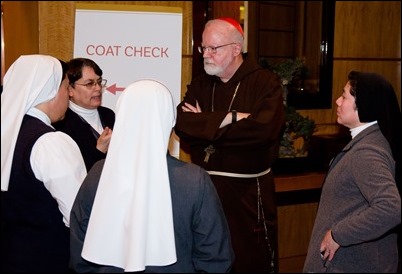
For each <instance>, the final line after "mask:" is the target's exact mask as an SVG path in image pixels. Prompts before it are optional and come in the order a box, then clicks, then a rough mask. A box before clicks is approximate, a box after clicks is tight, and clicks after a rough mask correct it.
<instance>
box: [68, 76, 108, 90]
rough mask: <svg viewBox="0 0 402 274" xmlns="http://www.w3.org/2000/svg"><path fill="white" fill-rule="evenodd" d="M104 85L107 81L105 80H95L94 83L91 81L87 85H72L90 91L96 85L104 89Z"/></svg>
mask: <svg viewBox="0 0 402 274" xmlns="http://www.w3.org/2000/svg"><path fill="white" fill-rule="evenodd" d="M106 83H107V80H106V79H103V78H99V79H98V80H95V81H94V80H91V81H90V82H88V83H86V84H80V83H77V82H75V83H73V84H72V85H79V86H85V87H87V88H88V89H92V88H94V87H95V86H96V85H98V86H100V87H101V88H104V87H106Z"/></svg>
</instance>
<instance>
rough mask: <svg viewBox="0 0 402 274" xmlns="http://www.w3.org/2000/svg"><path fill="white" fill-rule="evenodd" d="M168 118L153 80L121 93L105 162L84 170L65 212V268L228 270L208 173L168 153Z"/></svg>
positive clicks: (224, 233)
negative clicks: (67, 216) (67, 264)
mask: <svg viewBox="0 0 402 274" xmlns="http://www.w3.org/2000/svg"><path fill="white" fill-rule="evenodd" d="M175 119H176V108H175V105H174V102H173V98H172V96H171V94H170V92H169V90H168V89H167V88H166V87H165V86H164V85H163V84H161V83H159V82H157V81H154V80H139V81H137V82H134V83H132V84H130V85H129V86H128V87H127V88H126V89H125V90H124V92H123V93H122V94H121V96H120V98H119V99H118V102H117V105H116V122H115V125H114V130H113V136H112V138H111V141H110V146H109V150H108V154H107V156H106V159H104V160H101V161H99V162H97V163H96V164H95V165H94V167H93V168H92V169H91V170H90V171H89V173H88V176H87V177H86V179H85V180H84V182H83V184H82V187H81V189H80V191H79V193H78V195H77V198H76V200H75V202H74V206H73V209H72V212H71V234H70V235H71V262H70V263H71V264H70V266H71V268H72V270H74V271H76V272H80V273H82V272H123V271H126V272H132V271H144V270H145V272H164V273H179V272H182V273H190V272H213V273H218V272H229V271H230V270H231V266H232V262H233V260H234V253H233V250H232V245H231V240H230V232H229V228H228V225H227V222H226V219H225V215H224V212H223V209H222V205H221V203H220V200H219V197H218V194H217V192H216V190H215V187H214V185H213V183H212V181H211V179H210V177H209V175H208V174H207V173H206V171H205V170H203V169H202V168H200V167H199V166H196V165H194V164H191V163H185V162H183V161H180V160H178V159H176V158H174V157H172V156H170V155H169V153H168V144H169V139H170V136H171V133H172V128H173V127H174V124H175Z"/></svg>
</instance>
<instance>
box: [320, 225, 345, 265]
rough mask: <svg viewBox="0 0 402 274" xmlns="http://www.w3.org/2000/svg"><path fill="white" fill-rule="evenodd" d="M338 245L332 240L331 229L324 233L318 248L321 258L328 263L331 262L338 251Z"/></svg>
mask: <svg viewBox="0 0 402 274" xmlns="http://www.w3.org/2000/svg"><path fill="white" fill-rule="evenodd" d="M339 247H340V245H339V244H338V243H337V242H335V240H334V239H333V238H332V233H331V229H330V230H328V231H327V233H325V236H324V239H323V240H322V242H321V246H320V252H321V254H322V255H321V258H322V259H323V260H324V261H325V260H327V259H328V261H332V259H333V258H334V256H335V253H336V251H337V250H338V249H339Z"/></svg>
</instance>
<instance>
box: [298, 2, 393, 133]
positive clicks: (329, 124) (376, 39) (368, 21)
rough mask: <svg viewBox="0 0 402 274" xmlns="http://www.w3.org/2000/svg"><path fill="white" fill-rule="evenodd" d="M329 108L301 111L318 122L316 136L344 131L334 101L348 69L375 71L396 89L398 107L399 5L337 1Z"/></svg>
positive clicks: (344, 81)
mask: <svg viewBox="0 0 402 274" xmlns="http://www.w3.org/2000/svg"><path fill="white" fill-rule="evenodd" d="M334 40H335V41H334V67H333V82H332V106H333V107H332V109H329V110H322V109H320V110H300V111H299V112H300V113H301V114H302V115H307V116H309V117H310V118H312V119H314V120H315V121H316V123H317V128H318V131H317V132H316V133H315V135H318V134H336V133H337V132H339V131H340V130H343V128H342V126H339V125H338V124H337V123H336V118H337V115H336V105H335V100H336V99H337V98H338V97H339V96H340V94H341V92H342V89H343V87H344V85H345V83H346V81H347V75H348V73H349V71H350V70H361V71H367V72H376V73H379V74H382V75H383V76H384V77H386V78H387V79H388V80H389V81H390V83H391V84H392V85H393V87H394V89H395V93H396V96H397V98H398V101H399V106H401V2H400V1H336V11H335V36H334Z"/></svg>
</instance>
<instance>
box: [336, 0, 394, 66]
mask: <svg viewBox="0 0 402 274" xmlns="http://www.w3.org/2000/svg"><path fill="white" fill-rule="evenodd" d="M334 57H335V58H345V57H353V58H355V57H361V58H373V57H374V58H401V2H400V1H336V24H335V47H334Z"/></svg>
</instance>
